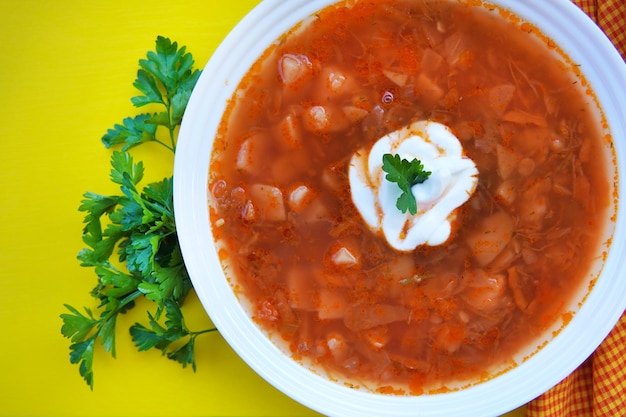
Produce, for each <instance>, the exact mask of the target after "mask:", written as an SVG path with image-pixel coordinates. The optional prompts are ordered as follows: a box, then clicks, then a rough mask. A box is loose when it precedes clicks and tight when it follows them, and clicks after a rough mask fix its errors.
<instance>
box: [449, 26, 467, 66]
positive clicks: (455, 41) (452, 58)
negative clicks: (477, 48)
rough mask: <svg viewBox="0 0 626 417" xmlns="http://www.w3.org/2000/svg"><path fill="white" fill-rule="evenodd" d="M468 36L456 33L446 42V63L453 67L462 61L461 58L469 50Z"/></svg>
mask: <svg viewBox="0 0 626 417" xmlns="http://www.w3.org/2000/svg"><path fill="white" fill-rule="evenodd" d="M466 42H467V40H466V36H464V35H463V34H462V33H461V32H454V33H453V34H452V35H450V36H448V37H447V38H446V40H445V41H444V53H445V58H446V61H448V64H450V65H451V66H455V65H457V64H458V63H459V62H460V61H461V56H462V55H463V53H464V52H465V51H466V50H467V45H466Z"/></svg>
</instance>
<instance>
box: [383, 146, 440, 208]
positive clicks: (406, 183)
mask: <svg viewBox="0 0 626 417" xmlns="http://www.w3.org/2000/svg"><path fill="white" fill-rule="evenodd" d="M383 171H385V172H386V173H387V175H386V176H385V178H386V179H387V181H390V182H395V183H396V184H398V187H400V190H402V194H401V195H400V197H398V200H397V201H396V207H397V208H398V210H400V211H402V213H406V212H407V211H408V212H409V213H411V214H412V215H415V214H416V213H417V201H416V200H415V196H414V195H413V192H412V191H411V187H413V186H414V185H415V184H421V183H423V182H424V181H426V180H427V179H428V177H430V174H431V172H430V171H424V165H422V163H421V161H419V160H418V159H413V160H412V161H408V160H406V159H402V158H400V155H397V154H396V155H392V154H388V153H387V154H384V155H383Z"/></svg>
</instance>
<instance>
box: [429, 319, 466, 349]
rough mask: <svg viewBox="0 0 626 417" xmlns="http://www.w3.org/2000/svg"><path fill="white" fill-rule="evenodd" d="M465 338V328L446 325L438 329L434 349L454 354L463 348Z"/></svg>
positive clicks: (456, 325)
mask: <svg viewBox="0 0 626 417" xmlns="http://www.w3.org/2000/svg"><path fill="white" fill-rule="evenodd" d="M464 338H465V328H464V327H463V326H461V325H458V324H448V323H444V324H442V325H441V326H439V327H438V328H437V331H436V334H435V338H434V340H433V348H435V349H440V350H445V351H447V352H448V353H454V352H456V351H457V350H459V348H460V347H461V343H463V339H464Z"/></svg>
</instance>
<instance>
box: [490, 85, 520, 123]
mask: <svg viewBox="0 0 626 417" xmlns="http://www.w3.org/2000/svg"><path fill="white" fill-rule="evenodd" d="M514 94H515V86H514V85H513V84H501V85H497V86H495V87H492V88H491V89H490V90H489V104H490V106H491V108H492V109H493V110H494V112H495V113H496V114H497V115H498V116H502V115H503V114H504V112H505V111H506V109H507V108H508V107H509V103H510V102H511V100H512V99H513V95H514Z"/></svg>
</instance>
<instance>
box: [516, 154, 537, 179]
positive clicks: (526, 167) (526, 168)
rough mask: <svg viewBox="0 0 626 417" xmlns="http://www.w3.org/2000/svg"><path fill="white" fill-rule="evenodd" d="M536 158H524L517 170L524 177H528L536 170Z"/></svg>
mask: <svg viewBox="0 0 626 417" xmlns="http://www.w3.org/2000/svg"><path fill="white" fill-rule="evenodd" d="M536 165H537V164H535V160H534V159H532V158H523V159H522V160H520V161H519V164H518V165H517V172H519V174H520V175H521V176H523V177H527V176H529V175H530V174H532V173H533V172H534V171H535V167H536Z"/></svg>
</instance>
